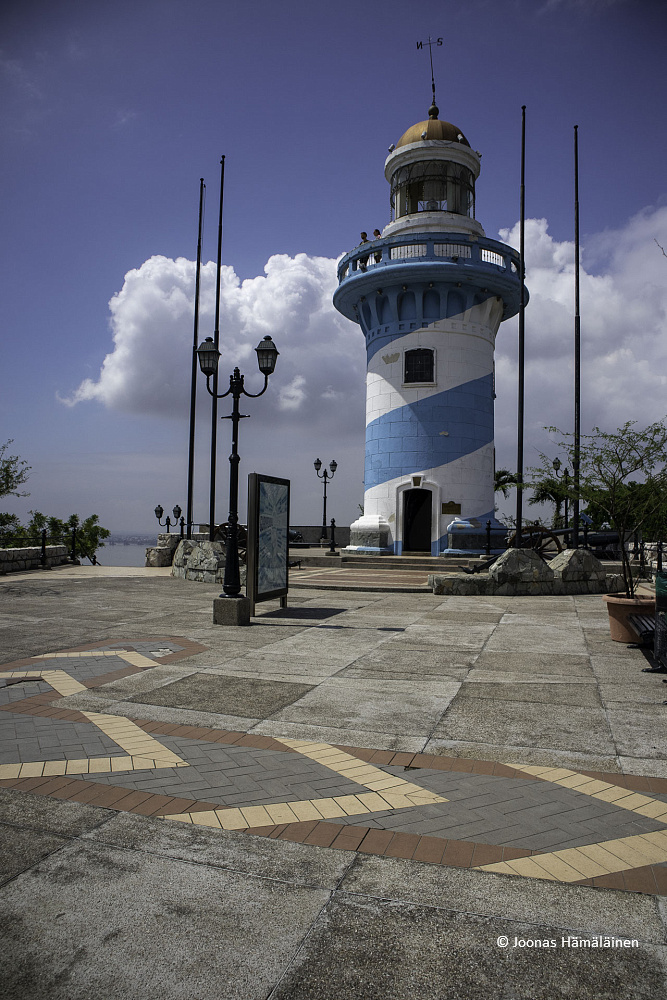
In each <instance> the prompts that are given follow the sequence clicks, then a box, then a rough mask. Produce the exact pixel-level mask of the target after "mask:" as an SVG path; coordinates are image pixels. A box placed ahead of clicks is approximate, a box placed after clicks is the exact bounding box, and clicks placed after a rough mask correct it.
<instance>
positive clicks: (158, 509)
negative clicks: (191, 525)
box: [155, 504, 185, 536]
mask: <svg viewBox="0 0 667 1000" xmlns="http://www.w3.org/2000/svg"><path fill="white" fill-rule="evenodd" d="M163 514H164V508H163V507H162V506H161V505H160V504H158V505H157V507H156V508H155V516H156V518H157V523H158V524H159V525H160V526H161V527H166V529H167V534H169V529H170V528H171V526H172V524H173V525H174V527H178V519H179V517H180V518H181V536H182V535H183V529H184V528H185V518H183V517H181V508H180V507H179V505H178V504H176V506H175V507H174V509H173V510H172V514H173V515H174V520H173V521H172V520H171V519H170V517H169V515H168V514H167V520H166V521H165V523H164V525H162V515H163Z"/></svg>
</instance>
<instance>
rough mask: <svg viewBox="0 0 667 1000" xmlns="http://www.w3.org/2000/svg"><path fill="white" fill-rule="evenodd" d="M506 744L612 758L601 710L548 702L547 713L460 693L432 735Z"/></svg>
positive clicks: (525, 704) (524, 704) (536, 706)
mask: <svg viewBox="0 0 667 1000" xmlns="http://www.w3.org/2000/svg"><path fill="white" fill-rule="evenodd" d="M490 733H493V735H494V742H496V743H498V744H500V745H503V744H506V745H508V746H523V747H551V748H553V749H555V750H561V751H566V752H569V753H572V752H573V751H574V752H579V753H590V754H593V755H595V756H613V755H615V753H616V746H615V744H614V740H613V738H612V735H611V732H610V728H609V723H608V722H607V719H606V716H605V713H604V711H603V709H601V708H600V709H595V708H591V707H587V708H581V707H577V706H572V705H558V704H552V705H550V707H549V711H548V712H545V710H544V707H543V706H542V705H540V704H537V703H530V702H527V701H524V702H521V706H520V707H519V706H518V705H517V703H512V702H506V701H498V700H492V699H485V698H474V697H470V696H468V694H467V692H465V691H461V692H460V693H459V695H458V696H457V698H456V701H455V702H454V703H453V704H452V705H451V706H450V709H449V711H448V713H447V715H446V717H445V718H444V719H443V720H442V721H441V722H440V723H438V725H437V726H436V727H435V729H434V731H433V736H432V738H433V739H446V740H457V739H459V740H464V741H466V742H470V741H474V740H476V739H478V740H479V741H480V742H487V741H488V738H489V734H490Z"/></svg>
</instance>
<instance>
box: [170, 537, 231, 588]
mask: <svg viewBox="0 0 667 1000" xmlns="http://www.w3.org/2000/svg"><path fill="white" fill-rule="evenodd" d="M171 575H172V576H176V577H180V579H181V580H194V581H195V582H196V583H217V584H220V585H222V583H223V581H224V577H225V546H224V545H223V544H222V542H209V541H204V540H202V541H199V540H195V539H192V540H191V541H190V540H188V539H187V538H184V539H183V540H182V541H181V540H180V539H179V543H178V546H177V548H176V552H175V555H174V561H173V563H172V567H171ZM245 582H246V567H245V566H244V565H241V586H242V587H245Z"/></svg>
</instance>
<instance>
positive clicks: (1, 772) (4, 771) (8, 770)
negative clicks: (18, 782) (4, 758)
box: [0, 764, 22, 781]
mask: <svg viewBox="0 0 667 1000" xmlns="http://www.w3.org/2000/svg"><path fill="white" fill-rule="evenodd" d="M21 767H22V765H21V764H0V781H3V780H4V781H6V780H7V779H8V778H18V776H19V774H20V773H21Z"/></svg>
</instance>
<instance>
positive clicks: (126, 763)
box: [111, 757, 134, 772]
mask: <svg viewBox="0 0 667 1000" xmlns="http://www.w3.org/2000/svg"><path fill="white" fill-rule="evenodd" d="M111 770H112V772H113V771H133V770H134V768H133V767H132V758H131V757H112V758H111Z"/></svg>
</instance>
